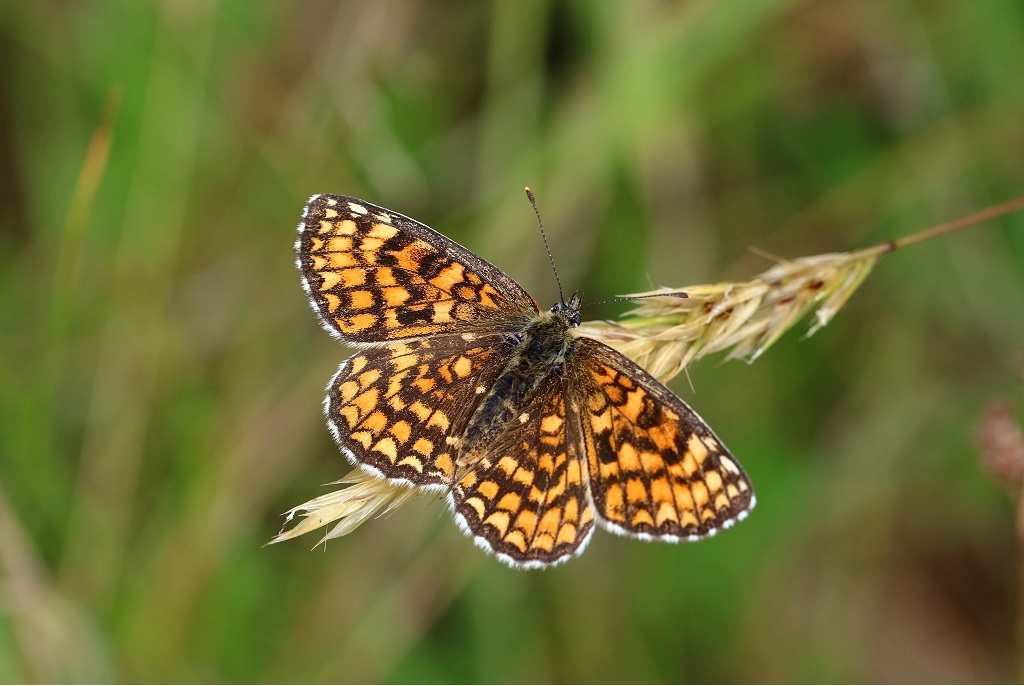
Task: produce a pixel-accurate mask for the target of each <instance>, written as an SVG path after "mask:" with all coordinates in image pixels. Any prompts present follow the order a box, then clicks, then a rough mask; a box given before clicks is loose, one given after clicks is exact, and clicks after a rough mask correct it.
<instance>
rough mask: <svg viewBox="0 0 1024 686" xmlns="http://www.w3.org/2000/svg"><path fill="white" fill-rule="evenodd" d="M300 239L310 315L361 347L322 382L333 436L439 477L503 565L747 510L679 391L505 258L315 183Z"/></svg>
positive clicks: (713, 522) (463, 519) (686, 530)
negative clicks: (598, 538) (606, 533)
mask: <svg viewBox="0 0 1024 686" xmlns="http://www.w3.org/2000/svg"><path fill="white" fill-rule="evenodd" d="M298 230H299V237H298V240H297V242H296V244H295V250H296V255H297V260H296V262H297V265H298V268H299V271H300V272H301V274H302V286H303V288H304V289H305V291H306V293H307V294H308V295H309V298H310V304H311V305H312V308H313V310H314V312H316V313H317V315H319V318H320V321H321V323H322V325H323V327H324V328H325V329H326V330H327V331H328V333H330V334H331V335H333V336H334V337H335V338H337V339H339V340H340V341H342V342H343V343H346V344H348V345H351V346H354V347H355V348H357V349H358V351H357V352H356V353H355V354H354V355H353V356H352V357H350V358H349V359H348V360H346V361H345V362H344V363H342V365H341V367H340V368H339V369H338V372H337V373H336V374H335V375H334V377H333V378H332V379H331V381H330V383H329V384H328V386H327V397H326V399H325V400H324V412H325V414H326V415H327V424H328V428H329V429H330V431H331V433H332V434H333V436H334V440H335V441H336V442H337V444H338V446H339V448H340V449H341V452H342V453H344V454H345V456H346V457H347V458H348V459H349V460H350V461H351V462H353V463H354V464H355V465H356V466H358V467H359V468H361V469H363V470H366V471H368V472H370V473H372V474H373V475H376V476H378V477H380V478H382V479H386V480H388V481H390V482H392V483H396V484H402V485H407V486H416V487H420V488H424V489H430V490H434V491H438V492H441V493H444V494H445V495H446V497H447V501H448V504H449V506H450V507H451V510H452V512H453V514H454V517H455V520H456V522H457V523H458V525H459V527H460V528H461V529H462V530H463V531H465V532H466V533H467V534H468V535H470V536H471V537H473V540H474V541H475V542H476V543H477V545H479V546H480V547H481V548H483V549H484V550H486V551H489V552H491V553H493V554H494V555H495V556H497V558H498V559H500V560H501V561H502V562H505V563H506V564H509V565H511V566H514V567H526V568H535V567H545V566H548V565H553V564H557V563H559V562H563V561H565V560H567V559H569V558H570V557H572V556H574V555H577V554H579V553H580V552H582V551H583V549H584V548H585V547H586V545H587V543H588V542H589V540H590V538H591V536H592V534H593V532H594V528H595V524H600V525H601V526H603V527H604V528H605V529H608V530H610V531H612V532H614V533H617V534H623V535H628V536H634V537H637V538H641V539H646V540H659V541H683V540H689V541H695V540H699V539H702V538H706V537H708V536H711V535H713V534H714V533H716V532H717V531H719V530H721V529H723V528H725V527H728V526H730V525H731V524H733V523H734V522H736V521H739V520H741V519H743V518H744V517H746V515H747V513H748V512H749V510H750V509H751V508H752V507H753V506H754V502H755V499H754V493H753V489H752V487H751V485H750V481H749V479H748V478H747V475H746V474H745V473H744V471H743V468H742V467H741V466H740V465H739V463H738V462H737V461H736V460H735V458H733V456H732V455H731V454H730V453H729V451H728V450H727V449H726V447H725V446H724V445H723V444H722V442H721V441H720V440H719V439H718V438H717V437H716V436H715V434H714V433H713V432H712V430H711V429H710V427H708V425H707V424H706V423H705V422H704V421H703V420H702V419H701V418H700V417H699V416H697V414H696V413H695V412H694V411H693V410H692V409H691V408H690V407H689V406H688V405H687V404H686V403H685V402H684V401H683V400H682V399H680V398H679V397H678V396H677V395H675V394H674V393H673V392H672V391H670V390H669V389H668V388H667V387H666V386H665V385H663V384H662V383H661V382H659V381H657V380H656V379H655V378H654V377H652V376H651V375H650V374H648V373H647V372H646V371H644V370H643V369H642V368H641V367H640V366H638V365H637V364H635V363H634V362H632V361H631V360H629V359H628V358H627V357H625V356H624V355H622V354H621V353H619V352H617V351H616V350H614V349H613V348H611V347H609V346H607V345H605V344H603V343H601V342H599V341H597V340H594V339H591V338H587V337H584V336H580V335H577V334H576V333H575V332H574V329H575V328H576V327H577V326H578V325H579V323H580V306H581V302H580V298H579V296H578V295H575V294H574V295H573V296H572V297H571V298H569V300H568V301H567V302H566V301H565V300H564V299H562V298H560V300H559V302H557V303H555V305H554V306H553V307H552V308H551V309H550V310H547V311H541V309H540V308H539V307H538V305H537V303H536V301H535V300H534V299H533V298H532V297H530V295H529V294H528V293H527V292H526V291H525V290H524V289H523V287H522V286H520V285H519V284H518V283H516V281H514V280H513V279H512V278H511V277H510V276H508V275H507V274H505V273H504V272H503V271H501V270H500V269H498V268H497V267H495V266H494V265H492V264H491V263H489V262H487V261H486V260H484V259H483V258H481V257H479V256H477V255H476V254H474V253H473V252H471V251H469V250H467V249H466V248H464V247H462V246H461V245H459V244H457V243H455V242H454V241H452V240H451V239H449V238H447V237H445V236H443V235H441V234H440V233H437V232H436V231H434V230H433V229H430V228H429V227H427V226H425V225H424V224H421V223H420V222H418V221H416V220H414V219H410V218H408V217H405V216H403V215H401V214H398V213H397V212H393V211H391V210H388V209H385V208H383V207H379V206H377V205H374V204H371V203H369V202H366V201H365V200H359V199H356V198H351V197H347V196H343V195H332V194H322V195H315V196H313V197H312V198H311V199H310V200H309V203H308V204H307V205H306V208H305V211H304V213H303V219H302V222H301V223H300V224H299V229H298Z"/></svg>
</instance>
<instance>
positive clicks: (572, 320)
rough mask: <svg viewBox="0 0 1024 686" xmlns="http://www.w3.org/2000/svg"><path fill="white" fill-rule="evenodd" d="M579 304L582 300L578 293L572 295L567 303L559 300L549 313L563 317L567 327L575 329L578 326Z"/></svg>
mask: <svg viewBox="0 0 1024 686" xmlns="http://www.w3.org/2000/svg"><path fill="white" fill-rule="evenodd" d="M581 302H582V299H581V298H580V294H579V293H578V292H577V293H573V294H572V296H571V297H570V298H569V302H565V300H559V301H558V302H556V303H555V305H554V307H552V308H551V311H552V312H554V313H556V314H560V315H562V316H563V317H565V318H566V320H567V321H568V322H569V325H570V326H572V327H573V328H575V327H577V326H579V325H580V304H581Z"/></svg>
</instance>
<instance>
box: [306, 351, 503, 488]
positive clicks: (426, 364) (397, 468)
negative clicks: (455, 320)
mask: <svg viewBox="0 0 1024 686" xmlns="http://www.w3.org/2000/svg"><path fill="white" fill-rule="evenodd" d="M507 347H508V346H507V344H506V343H504V342H503V340H502V339H501V337H500V336H482V337H481V338H480V340H479V341H478V342H477V344H474V345H472V346H470V345H468V344H467V343H466V341H464V340H463V339H462V337H461V336H441V337H435V338H429V339H422V340H416V341H396V342H393V343H389V344H387V345H384V346H374V347H372V348H369V349H367V350H364V351H361V352H359V353H356V354H355V355H353V356H352V357H351V358H349V359H348V360H346V361H345V362H344V363H343V364H342V365H341V368H340V369H339V370H338V373H337V374H336V375H335V376H334V378H333V379H332V380H331V383H330V385H329V386H328V388H327V399H326V400H325V402H324V410H325V412H326V414H327V420H328V426H329V427H330V429H331V433H332V434H334V438H335V440H336V441H337V443H338V445H339V446H340V447H341V449H342V452H344V453H346V455H347V456H348V457H349V458H350V459H352V460H353V461H354V462H356V463H358V464H360V465H362V466H363V467H364V468H369V469H371V470H373V471H375V472H377V473H378V474H380V475H381V476H383V477H385V478H387V479H391V480H393V481H402V482H405V483H409V484H413V485H417V486H426V487H437V488H447V487H448V485H449V484H451V483H452V479H453V477H454V475H455V461H456V458H457V456H458V452H459V451H458V448H459V441H458V437H459V436H461V435H462V433H463V431H464V430H465V427H466V424H467V422H468V421H469V418H470V417H471V416H472V414H473V411H474V410H475V409H476V406H477V405H478V404H479V402H480V398H481V397H482V396H481V393H482V389H485V388H488V387H489V386H490V385H491V383H493V379H494V377H495V375H496V374H497V373H498V372H500V371H501V369H502V367H503V366H504V361H505V360H506V359H507V357H508V353H507V351H506V349H507Z"/></svg>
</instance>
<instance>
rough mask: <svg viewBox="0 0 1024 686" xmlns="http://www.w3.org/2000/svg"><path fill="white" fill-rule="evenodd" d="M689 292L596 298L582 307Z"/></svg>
mask: <svg viewBox="0 0 1024 686" xmlns="http://www.w3.org/2000/svg"><path fill="white" fill-rule="evenodd" d="M689 297H690V294H689V293H684V292H682V291H673V292H670V293H648V294H647V295H626V296H623V297H621V298H612V299H611V300H598V301H597V302H592V303H587V304H586V305H584V306H583V307H591V306H593V305H604V304H605V303H621V302H626V301H628V300H646V299H647V298H689Z"/></svg>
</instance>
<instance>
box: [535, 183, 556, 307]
mask: <svg viewBox="0 0 1024 686" xmlns="http://www.w3.org/2000/svg"><path fill="white" fill-rule="evenodd" d="M526 197H527V198H529V199H530V204H531V205H533V213H534V214H536V215H537V225H538V226H539V227H540V237H541V238H543V239H544V249H545V250H547V251H548V262H550V263H551V271H553V272H554V273H555V283H557V284H558V301H559V302H560V303H563V304H564V303H565V294H563V293H562V280H561V279H559V278H558V269H557V268H556V267H555V258H554V257H553V256H552V255H551V246H550V245H548V235H547V234H546V233H544V222H542V221H541V219H540V210H538V209H537V199H536V198H534V197H533V191H531V190H530V187H529V186H527V187H526Z"/></svg>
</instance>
